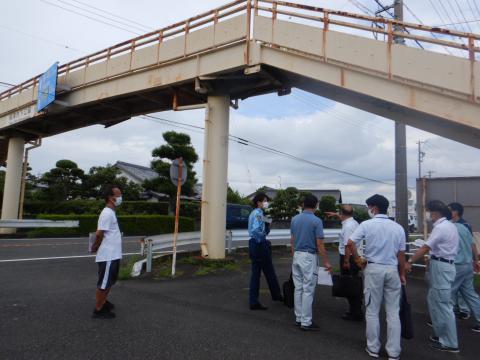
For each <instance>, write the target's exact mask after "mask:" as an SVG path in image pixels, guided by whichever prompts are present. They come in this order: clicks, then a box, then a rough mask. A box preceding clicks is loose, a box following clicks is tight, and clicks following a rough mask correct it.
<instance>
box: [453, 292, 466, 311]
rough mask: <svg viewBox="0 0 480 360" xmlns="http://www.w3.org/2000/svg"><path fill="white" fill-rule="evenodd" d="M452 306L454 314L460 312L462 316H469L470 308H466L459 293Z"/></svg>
mask: <svg viewBox="0 0 480 360" xmlns="http://www.w3.org/2000/svg"><path fill="white" fill-rule="evenodd" d="M453 304H454V305H453V311H454V312H455V313H459V312H462V313H464V314H468V315H470V308H469V307H468V305H467V303H466V302H465V299H464V298H463V297H462V295H461V294H460V292H459V293H457V297H456V298H454V299H453Z"/></svg>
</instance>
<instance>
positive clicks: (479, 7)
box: [468, 0, 480, 16]
mask: <svg viewBox="0 0 480 360" xmlns="http://www.w3.org/2000/svg"><path fill="white" fill-rule="evenodd" d="M472 1H473V5H474V6H475V9H476V10H477V14H478V16H480V6H479V5H478V2H477V1H474V0H472ZM468 4H470V1H469V2H468Z"/></svg>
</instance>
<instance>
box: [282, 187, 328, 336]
mask: <svg viewBox="0 0 480 360" xmlns="http://www.w3.org/2000/svg"><path fill="white" fill-rule="evenodd" d="M317 204H318V199H317V198H316V197H315V196H313V195H307V196H305V198H304V200H303V208H304V211H303V212H302V213H301V214H299V215H297V216H295V217H294V218H293V219H292V224H291V229H290V232H291V246H292V254H293V264H292V276H293V282H294V284H295V301H294V302H295V317H296V325H297V326H300V328H301V329H302V330H305V331H308V330H318V326H317V325H316V324H314V323H313V322H312V303H313V296H314V294H315V285H316V284H317V275H318V274H317V267H318V257H317V256H318V255H317V254H319V255H320V256H322V258H323V264H324V266H325V268H326V270H327V271H331V269H332V266H331V265H330V262H329V261H328V257H327V254H326V252H325V247H324V246H323V238H324V236H323V223H322V220H320V219H319V218H318V217H316V216H315V214H314V211H315V208H316V207H317Z"/></svg>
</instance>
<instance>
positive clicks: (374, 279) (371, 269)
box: [364, 263, 402, 357]
mask: <svg viewBox="0 0 480 360" xmlns="http://www.w3.org/2000/svg"><path fill="white" fill-rule="evenodd" d="M364 274H365V279H364V288H365V289H364V294H365V318H366V321H367V346H368V349H369V350H370V351H373V352H376V353H379V352H380V347H381V343H380V319H379V314H380V308H381V306H382V300H383V301H384V302H385V311H386V313H387V344H386V346H385V348H386V350H387V353H388V355H390V356H391V357H397V356H400V353H401V347H400V338H401V333H402V328H401V324H400V315H399V313H400V298H401V289H402V286H401V283H400V276H399V274H398V269H397V266H392V265H381V264H373V263H370V264H368V265H367V267H366V269H365V271H364Z"/></svg>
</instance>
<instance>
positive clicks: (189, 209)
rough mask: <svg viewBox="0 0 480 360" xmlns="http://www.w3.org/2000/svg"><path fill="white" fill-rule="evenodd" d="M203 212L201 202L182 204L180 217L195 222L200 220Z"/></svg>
mask: <svg viewBox="0 0 480 360" xmlns="http://www.w3.org/2000/svg"><path fill="white" fill-rule="evenodd" d="M201 212H202V204H201V203H200V202H183V203H180V215H181V216H186V217H189V218H192V219H195V220H200V218H201Z"/></svg>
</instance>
